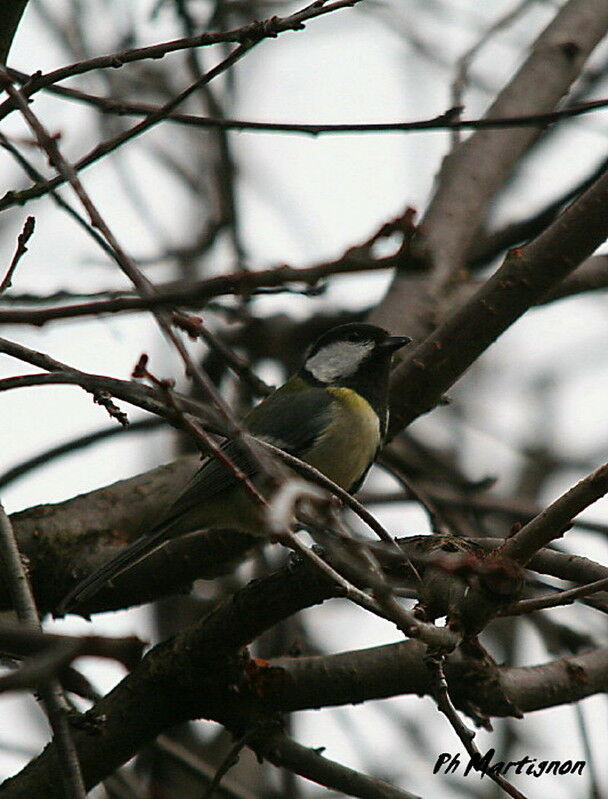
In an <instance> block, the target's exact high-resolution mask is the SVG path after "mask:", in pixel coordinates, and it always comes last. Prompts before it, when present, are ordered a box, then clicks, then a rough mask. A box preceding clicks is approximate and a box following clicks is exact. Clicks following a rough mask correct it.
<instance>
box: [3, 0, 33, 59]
mask: <svg viewBox="0 0 608 799" xmlns="http://www.w3.org/2000/svg"><path fill="white" fill-rule="evenodd" d="M26 6H27V0H0V64H6V59H7V57H8V52H9V50H10V47H11V44H12V43H13V37H14V35H15V33H16V32H17V27H18V25H19V22H20V21H21V16H22V15H23V12H24V11H25V7H26Z"/></svg>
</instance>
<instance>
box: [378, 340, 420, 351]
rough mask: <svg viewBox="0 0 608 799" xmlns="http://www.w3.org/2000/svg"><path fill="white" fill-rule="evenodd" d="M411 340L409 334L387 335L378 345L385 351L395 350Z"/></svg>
mask: <svg viewBox="0 0 608 799" xmlns="http://www.w3.org/2000/svg"><path fill="white" fill-rule="evenodd" d="M411 340H412V339H411V338H410V337H409V336H389V337H388V338H387V339H386V341H383V342H382V344H381V345H380V346H381V347H382V349H383V350H386V351H387V352H395V351H396V350H400V349H401V347H405V345H406V344H409V343H410V342H411Z"/></svg>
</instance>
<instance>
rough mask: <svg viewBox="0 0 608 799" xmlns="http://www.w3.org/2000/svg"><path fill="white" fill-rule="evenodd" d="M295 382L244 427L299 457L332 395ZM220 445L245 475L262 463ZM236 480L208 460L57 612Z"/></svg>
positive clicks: (322, 422) (238, 447)
mask: <svg viewBox="0 0 608 799" xmlns="http://www.w3.org/2000/svg"><path fill="white" fill-rule="evenodd" d="M296 380H299V378H292V380H290V381H289V382H288V383H286V384H285V385H284V386H282V387H281V388H280V389H278V390H277V391H275V392H274V394H272V395H271V396H270V397H268V398H267V399H266V400H264V401H263V402H262V403H260V405H258V406H256V407H255V408H254V409H253V411H251V413H250V414H249V416H248V417H247V419H246V420H245V426H246V427H247V428H248V430H249V431H250V432H251V433H252V434H253V435H255V436H258V437H261V438H266V439H268V440H269V441H270V442H271V443H273V444H275V445H276V446H278V447H281V448H282V449H284V450H286V451H287V452H289V453H291V454H293V455H298V456H300V455H303V454H305V452H306V450H307V449H308V448H309V447H310V446H312V444H313V443H314V441H315V439H316V437H317V436H318V435H319V434H320V433H321V432H322V431H323V430H324V429H325V427H326V426H327V424H328V422H329V419H330V416H331V406H332V397H331V395H328V394H327V392H325V391H323V390H322V389H318V388H312V389H311V388H307V390H306V391H302V392H301V393H300V392H298V385H297V383H295V381H296ZM221 449H222V450H223V452H224V453H225V454H226V456H227V457H228V458H230V460H231V461H232V463H233V464H234V465H235V466H236V467H237V468H238V469H240V470H241V471H242V472H243V473H244V474H246V475H247V476H248V477H252V476H254V475H255V473H256V471H257V465H256V463H255V462H254V460H253V458H252V457H251V455H250V454H249V452H248V451H247V449H246V448H244V447H243V445H242V444H238V443H237V442H235V441H226V442H225V443H224V444H223V445H222V447H221ZM236 482H237V480H236V478H235V477H234V475H233V473H232V472H231V471H230V470H229V469H228V468H227V467H226V466H225V465H224V464H223V463H222V462H221V461H219V460H218V459H217V458H207V459H206V460H205V461H204V462H203V464H202V466H201V467H200V469H199V470H198V471H197V472H196V473H195V474H194V476H193V477H192V478H191V479H190V481H189V482H188V483H187V485H186V486H185V488H184V490H183V491H182V492H181V494H180V495H179V496H178V497H177V499H176V500H175V502H174V503H173V504H172V505H171V507H170V508H168V510H167V513H166V514H164V515H163V516H162V517H161V518H160V520H159V522H158V523H157V524H156V525H155V526H154V527H153V528H152V529H151V530H149V531H148V532H147V533H146V534H145V535H142V536H141V537H140V538H138V539H137V540H135V541H134V542H133V543H132V544H130V545H129V546H128V547H127V548H126V549H124V550H122V552H120V553H119V554H118V555H116V557H115V558H113V559H112V560H110V561H109V562H108V563H106V564H104V565H103V566H102V567H101V568H100V569H99V570H98V571H97V572H95V573H93V574H90V575H89V576H88V577H86V578H85V579H84V580H83V581H82V582H80V583H79V584H78V585H77V586H76V587H75V588H74V589H73V590H72V591H71V592H70V594H68V596H67V597H65V599H64V600H63V601H62V602H61V603H60V605H59V606H58V608H57V613H58V614H60V615H62V614H64V613H66V612H68V611H70V610H72V609H73V608H75V607H77V606H78V605H81V604H82V602H84V601H85V600H87V599H88V598H90V597H91V596H93V595H94V594H96V593H97V591H99V589H100V588H101V587H102V586H103V585H104V584H105V583H107V582H108V581H109V580H111V579H112V578H113V577H115V576H116V575H117V574H119V572H122V571H124V570H125V569H127V568H128V567H129V566H131V565H133V564H134V563H136V562H137V561H139V560H141V558H143V557H144V556H145V555H147V554H148V553H149V552H151V551H152V550H153V549H156V547H158V546H160V544H162V543H163V542H164V541H165V540H167V539H168V538H170V537H172V535H173V534H174V532H173V531H172V529H171V528H172V526H173V524H174V523H176V522H178V521H179V519H180V518H181V517H182V516H185V515H186V514H188V513H189V512H190V511H192V510H194V509H196V508H197V507H200V506H201V505H203V504H204V503H205V502H208V501H209V500H211V499H212V498H213V497H214V496H215V495H216V494H218V493H220V492H221V491H224V490H225V489H228V488H232V487H233V486H234V485H235V484H236ZM179 532H182V531H179ZM179 532H178V533H177V534H179ZM183 532H184V533H186V532H188V531H187V530H183Z"/></svg>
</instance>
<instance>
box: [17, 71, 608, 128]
mask: <svg viewBox="0 0 608 799" xmlns="http://www.w3.org/2000/svg"><path fill="white" fill-rule="evenodd" d="M9 74H10V75H11V77H13V78H14V79H15V80H17V81H18V82H19V83H24V82H25V81H28V80H29V79H30V76H29V75H27V74H26V73H24V72H19V71H18V70H16V69H10V70H9ZM43 88H45V89H46V90H47V91H51V92H52V93H53V94H57V95H59V96H61V97H66V98H67V99H70V100H75V101H77V102H84V103H87V104H89V105H92V106H95V107H97V108H99V109H100V110H101V111H104V112H105V113H114V114H117V115H119V116H122V115H127V116H129V115H130V116H148V115H149V114H153V113H156V112H158V111H159V110H160V106H157V105H153V104H151V103H142V102H137V101H135V100H115V99H114V98H112V97H99V96H97V95H94V94H89V93H87V92H84V91H82V90H80V89H74V88H68V87H67V86H48V87H43ZM457 106H458V104H456V105H455V108H456V107H457ZM606 106H608V99H606V98H600V99H597V100H588V101H585V102H581V103H576V104H575V105H570V106H566V107H564V108H560V109H558V110H557V111H548V112H546V113H539V114H520V115H517V116H504V117H490V118H481V119H480V118H473V119H459V118H458V115H457V114H456V113H455V109H448V110H447V111H445V112H443V113H441V114H439V115H436V116H433V117H430V118H428V119H420V120H411V121H398V122H361V123H350V122H339V123H326V124H321V123H314V122H313V123H304V122H270V121H268V122H266V121H261V120H260V121H257V120H246V119H229V118H225V117H219V118H218V117H211V116H198V115H196V114H182V113H179V112H175V111H173V112H171V113H169V114H167V115H166V117H165V119H166V121H167V122H174V123H177V124H181V125H186V126H191V127H201V128H220V129H222V130H239V131H251V132H252V133H255V132H260V133H293V134H296V135H298V134H300V135H305V136H312V137H316V136H323V135H325V134H328V135H331V134H349V133H355V134H360V133H371V134H373V133H409V132H416V131H421V130H474V129H476V128H483V129H494V128H517V127H531V126H534V127H536V126H539V125H550V124H552V123H555V122H559V121H560V120H566V119H572V118H575V117H577V116H581V115H583V114H589V113H592V112H593V111H601V110H602V109H604V108H606Z"/></svg>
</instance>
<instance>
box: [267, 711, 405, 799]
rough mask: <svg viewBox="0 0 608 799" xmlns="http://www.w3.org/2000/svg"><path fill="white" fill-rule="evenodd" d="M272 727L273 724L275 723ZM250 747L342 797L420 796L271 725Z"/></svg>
mask: <svg viewBox="0 0 608 799" xmlns="http://www.w3.org/2000/svg"><path fill="white" fill-rule="evenodd" d="M275 726H276V725H275ZM251 746H252V748H253V749H254V750H255V751H256V752H257V753H258V755H259V756H261V757H264V758H265V759H266V760H268V761H270V762H271V763H273V764H274V765H275V766H280V767H283V768H287V769H290V770H291V771H293V772H294V773H295V774H299V775H300V776H301V777H305V778H306V779H307V780H312V782H316V783H318V784H319V785H323V786H324V787H325V788H328V789H329V790H331V791H338V792H339V793H341V794H344V795H345V796H358V797H362V798H363V799H420V797H419V796H415V795H414V794H412V793H410V792H409V791H405V790H403V789H400V788H396V787H395V786H394V785H391V784H390V783H388V782H385V781H384V780H381V779H378V778H375V777H368V776H367V775H366V774H362V773H360V772H358V771H355V770H354V769H351V768H348V767H347V766H343V765H341V764H340V763H336V762H335V761H334V760H330V759H329V758H327V757H325V755H324V753H323V747H321V748H320V749H311V748H309V747H307V746H302V745H301V744H299V743H298V742H297V741H294V740H293V738H290V737H289V736H288V735H286V734H285V733H284V732H280V731H277V730H276V729H274V728H270V729H269V730H265V729H264V728H262V729H261V730H260V731H258V732H257V734H256V737H255V739H254V742H253V743H252V744H251Z"/></svg>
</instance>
